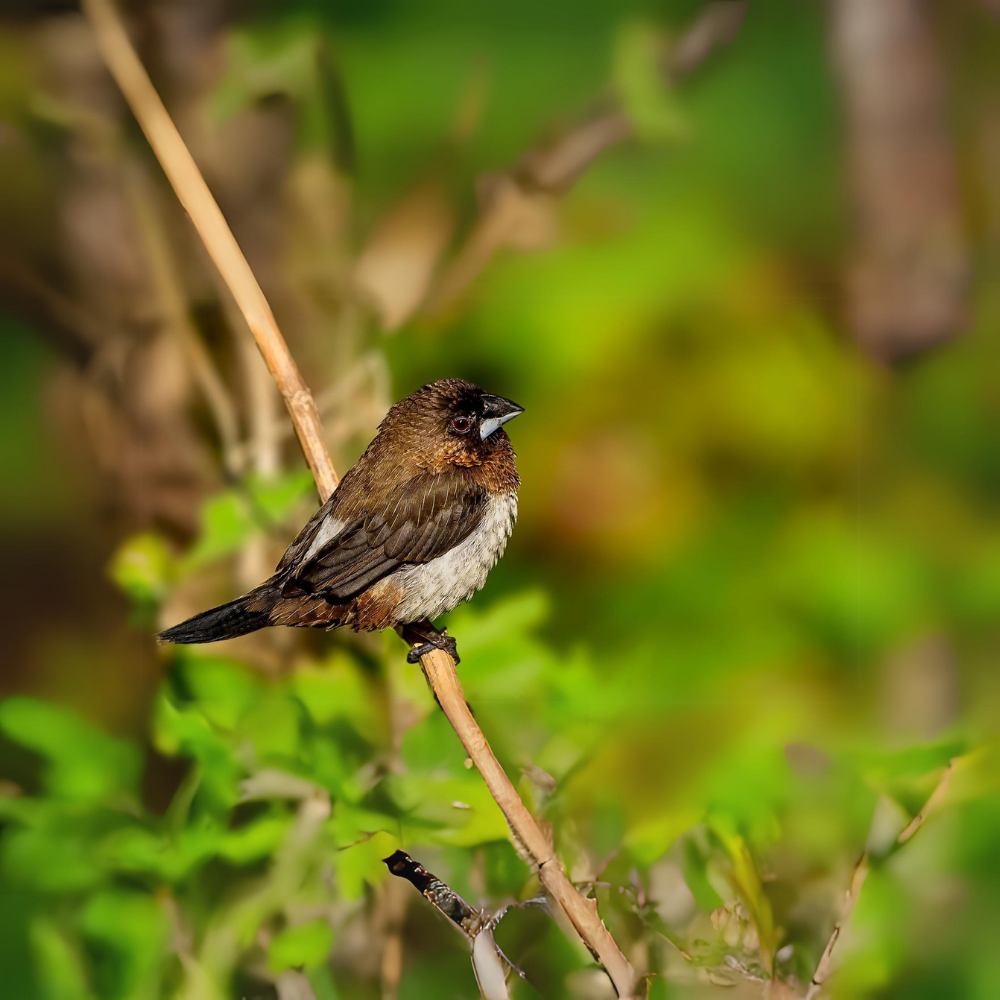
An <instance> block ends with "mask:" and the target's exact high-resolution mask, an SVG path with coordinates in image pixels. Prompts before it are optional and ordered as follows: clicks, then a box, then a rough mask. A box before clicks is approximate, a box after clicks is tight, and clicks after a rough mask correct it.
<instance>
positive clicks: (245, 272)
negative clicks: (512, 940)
mask: <svg viewBox="0 0 1000 1000" xmlns="http://www.w3.org/2000/svg"><path fill="white" fill-rule="evenodd" d="M83 8H84V11H85V12H86V14H87V16H88V18H89V19H90V21H91V24H92V25H93V28H94V31H95V34H96V36H97V41H98V46H99V48H100V51H101V55H102V57H103V58H104V60H105V62H106V63H107V66H108V68H109V69H110V71H111V73H112V75H113V76H114V78H115V80H116V82H117V83H118V86H119V87H120V88H121V90H122V93H123V94H124V95H125V99H126V101H127V102H128V104H129V106H130V108H131V109H132V112H133V114H134V115H135V117H136V119H137V120H138V122H139V125H140V126H141V127H142V130H143V132H144V133H145V134H146V138H147V139H148V140H149V143H150V145H151V146H152V147H153V152H154V153H155V154H156V156H157V159H158V160H159V161H160V164H161V165H162V167H163V170H164V173H165V174H166V175H167V178H168V179H169V181H170V183H171V185H172V186H173V188H174V191H175V192H176V194H177V197H178V198H179V199H180V202H181V204H182V205H183V206H184V207H185V209H186V210H187V212H188V214H189V215H190V217H191V221H192V223H193V224H194V226H195V229H196V230H197V231H198V234H199V235H200V236H201V238H202V241H203V242H204V244H205V247H206V249H207V250H208V253H209V256H211V258H212V260H213V262H214V263H215V265H216V267H217V268H218V270H219V273H220V274H221V275H222V278H223V280H224V281H225V283H226V285H227V286H228V287H229V289H230V291H231V292H232V294H233V298H234V299H235V300H236V303H237V305H238V306H239V308H240V311H241V312H242V313H243V315H244V317H245V318H246V321H247V325H248V326H249V327H250V330H251V332H252V333H253V335H254V339H255V340H256V341H257V346H258V347H259V348H260V351H261V353H262V354H263V355H264V360H265V361H266V362H267V365H268V368H269V369H270V370H271V374H272V375H273V376H274V379H275V381H276V382H277V384H278V387H279V389H280V390H281V393H282V395H283V396H284V398H285V403H286V405H287V407H288V412H289V415H290V416H291V418H292V422H293V424H294V425H295V430H296V433H297V434H298V437H299V443H300V445H301V446H302V451H303V453H304V454H305V457H306V461H307V462H308V463H309V467H310V469H311V470H312V473H313V476H314V477H315V479H316V486H317V489H318V490H319V493H320V497H321V498H323V499H325V498H326V497H327V496H329V495H330V493H331V492H332V491H333V489H334V488H335V487H336V485H337V476H336V473H335V472H334V469H333V463H332V461H331V459H330V455H329V453H328V452H327V449H326V445H325V443H324V439H323V433H322V427H321V425H320V421H319V415H318V413H317V411H316V406H315V403H314V402H313V398H312V395H311V393H310V392H309V389H308V388H307V387H306V385H305V383H304V382H303V380H302V376H301V375H300V374H299V370H298V367H297V366H296V364H295V362H294V360H293V359H292V356H291V354H290V353H289V350H288V345H287V344H286V343H285V340H284V338H283V337H282V336H281V333H280V332H279V330H278V328H277V325H276V324H275V321H274V317H273V316H272V314H271V310H270V307H269V306H268V304H267V301H266V300H265V298H264V294H263V292H262V291H261V289H260V286H259V285H258V284H257V280H256V279H255V278H254V276H253V272H252V271H251V270H250V266H249V264H248V263H247V261H246V259H245V258H244V256H243V254H242V252H241V251H240V248H239V246H238V245H237V243H236V240H235V238H234V237H233V235H232V233H231V231H230V229H229V226H228V225H227V223H226V221H225V218H224V217H223V215H222V212H221V211H220V210H219V206H218V205H217V204H216V202H215V199H214V198H213V197H212V195H211V192H210V191H209V190H208V186H207V185H206V183H205V181H204V179H203V178H202V176H201V173H200V172H199V170H198V167H197V165H196V164H195V162H194V160H193V158H192V157H191V154H190V153H189V152H188V149H187V147H186V146H185V144H184V140H183V139H182V138H181V136H180V133H179V132H178V131H177V129H176V127H175V126H174V124H173V122H172V121H171V119H170V116H169V114H168V113H167V110H166V108H165V107H164V106H163V103H162V101H161V100H160V98H159V96H158V94H157V93H156V91H155V89H154V88H153V85H152V83H151V81H150V79H149V77H148V76H147V74H146V71H145V70H144V69H143V67H142V64H141V63H140V61H139V58H138V56H137V55H136V53H135V50H134V49H133V47H132V43H131V42H130V40H129V38H128V35H127V34H126V32H125V29H124V27H123V25H122V23H121V20H120V19H119V16H118V13H117V11H116V10H115V8H114V6H113V5H112V3H111V2H110V0H83ZM421 662H422V665H423V669H424V673H425V674H426V676H427V680H428V682H429V684H430V686H431V688H432V690H433V691H434V694H435V696H436V697H437V700H438V702H439V703H440V705H441V708H442V709H443V710H444V713H445V715H446V716H447V717H448V721H449V722H450V723H451V724H452V726H453V728H454V729H455V732H456V733H457V734H458V737H459V739H460V740H461V741H462V745H463V746H464V747H465V749H466V752H467V753H468V755H469V757H471V758H472V761H473V763H475V765H476V767H477V768H478V769H479V772H480V774H482V776H483V779H484V781H485V782H486V785H487V787H488V788H489V790H490V793H491V794H492V795H493V798H494V799H495V800H496V802H497V804H498V805H499V806H500V808H501V810H503V813H504V815H505V816H506V817H507V822H508V824H509V825H510V828H511V831H512V834H513V835H514V837H515V838H516V839H517V840H518V841H519V843H520V844H521V845H522V846H523V848H524V850H525V851H526V852H527V853H528V854H529V855H530V857H531V859H532V862H533V864H534V865H535V866H536V867H537V871H538V876H539V879H540V881H541V883H542V885H543V886H544V887H545V889H546V891H547V892H548V893H549V894H550V895H551V896H552V898H553V899H555V900H556V902H557V903H558V904H559V905H560V907H561V908H562V910H563V911H564V912H565V914H566V916H567V918H568V919H569V921H570V923H571V924H572V925H573V928H574V929H575V930H576V932H577V934H578V935H579V936H580V939H581V940H582V941H583V943H584V944H585V945H586V946H587V948H588V949H589V950H590V951H591V953H592V954H593V955H594V956H595V957H596V958H597V959H598V961H600V962H601V963H602V965H603V966H604V968H605V969H606V970H607V973H608V975H609V976H610V977H611V980H612V982H613V983H614V986H615V989H616V991H617V992H618V995H619V996H621V997H632V996H634V991H635V973H634V971H633V969H632V966H631V965H630V964H629V962H628V960H627V959H626V958H625V956H624V955H623V954H622V953H621V951H620V950H619V948H618V946H617V945H616V944H615V941H614V939H613V938H612V936H611V934H610V933H609V932H608V929H607V928H606V927H605V926H604V924H603V923H602V921H601V919H600V917H599V916H598V913H597V903H596V901H595V900H593V899H586V898H584V897H583V896H581V895H580V893H579V892H577V890H576V889H575V888H574V887H573V884H572V883H571V882H570V881H569V879H568V878H567V877H566V873H565V871H564V870H563V867H562V865H561V864H560V862H559V860H558V859H557V858H556V857H555V854H554V853H553V849H552V845H551V844H550V842H549V840H548V838H547V837H546V836H545V835H544V834H543V833H542V830H541V828H540V827H539V826H538V824H537V823H536V822H535V820H534V817H532V815H531V813H529V812H528V810H527V809H526V808H525V806H524V803H523V802H522V801H521V799H520V797H519V796H518V794H517V791H516V790H515V788H514V786H513V784H512V783H511V781H510V779H509V778H508V777H507V775H506V774H505V772H504V770H503V768H502V767H501V766H500V763H499V761H497V759H496V757H495V756H494V755H493V751H492V750H491V749H490V745H489V743H487V741H486V737H485V736H484V735H483V733H482V730H481V729H480V728H479V726H478V725H477V724H476V721H475V719H473V717H472V714H471V713H470V712H469V709H468V706H467V705H466V703H465V695H464V694H463V692H462V685H461V683H460V682H459V679H458V674H457V672H456V671H455V663H454V661H453V660H452V659H451V657H450V656H448V655H447V654H446V653H443V652H440V651H436V652H433V653H430V654H428V655H426V656H424V657H423V659H422V661H421Z"/></svg>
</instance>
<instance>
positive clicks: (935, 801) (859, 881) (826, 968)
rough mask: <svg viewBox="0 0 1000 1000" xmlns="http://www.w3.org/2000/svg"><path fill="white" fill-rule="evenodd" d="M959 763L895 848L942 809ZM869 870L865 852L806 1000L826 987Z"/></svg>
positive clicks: (951, 763)
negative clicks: (834, 957) (835, 955)
mask: <svg viewBox="0 0 1000 1000" xmlns="http://www.w3.org/2000/svg"><path fill="white" fill-rule="evenodd" d="M956 763H957V758H953V759H952V760H951V761H949V763H948V766H947V767H946V768H945V771H944V774H943V775H942V776H941V780H940V781H939V782H938V783H937V785H936V786H935V788H934V791H933V792H931V794H930V796H929V797H928V799H927V801H926V802H925V803H924V806H923V808H922V809H921V810H920V812H918V813H917V815H916V816H914V817H913V819H911V820H910V822H909V823H907V824H906V827H905V828H904V829H903V831H902V833H900V834H899V836H898V837H896V841H895V844H894V845H893V847H894V848H896V847H900V846H901V845H903V844H905V843H907V841H909V840H912V839H913V837H914V835H915V834H916V832H917V831H918V830H919V829H920V828H921V827H922V826H923V825H924V823H925V822H926V820H927V817H928V816H929V815H930V814H931V813H932V812H934V811H935V810H936V809H937V808H938V807H939V806H940V805H941V802H942V801H943V799H944V797H945V795H946V794H947V793H948V786H949V785H950V784H951V777H952V775H953V774H954V773H955V764H956ZM869 870H870V864H869V855H868V851H867V850H866V851H865V852H864V853H863V854H862V855H861V857H860V858H859V859H858V863H857V864H856V865H855V866H854V871H853V872H852V873H851V882H850V885H849V886H848V888H847V893H846V894H845V896H844V907H843V909H842V910H841V914H840V919H839V920H838V921H837V923H836V925H835V926H834V928H833V933H832V934H831V935H830V940H829V941H827V943H826V947H825V948H824V949H823V954H822V955H821V956H820V959H819V963H818V964H817V966H816V971H815V972H814V973H813V977H812V980H811V981H810V983H809V989H808V990H807V991H806V998H805V1000H813V998H814V997H816V996H817V995H818V994H819V992H820V990H822V989H823V984H824V983H825V982H826V980H827V977H828V976H829V975H830V971H831V962H832V959H833V949H834V948H835V947H836V946H837V942H838V941H839V940H840V933H841V931H842V930H843V928H844V926H845V925H846V924H847V921H848V920H850V919H851V914H852V913H853V912H854V908H855V906H857V904H858V896H860V895H861V889H862V887H863V886H864V884H865V879H866V878H868V872H869Z"/></svg>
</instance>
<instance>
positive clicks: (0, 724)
mask: <svg viewBox="0 0 1000 1000" xmlns="http://www.w3.org/2000/svg"><path fill="white" fill-rule="evenodd" d="M0 730H2V731H3V732H4V733H5V734H6V736H8V737H9V738H10V739H11V740H13V741H14V742H15V743H20V744H21V745H22V746H24V747H27V748H28V749H30V750H34V751H35V752H36V753H38V754H41V755H42V756H43V757H44V758H45V759H46V761H47V762H48V767H47V769H46V771H45V785H46V788H47V789H48V791H49V793H50V794H52V795H55V796H59V797H62V798H66V799H73V800H76V801H94V802H96V801H108V800H111V799H114V798H120V797H122V796H123V795H132V794H134V793H135V791H136V789H137V787H138V781H139V772H140V768H141V756H140V754H139V750H138V748H137V747H135V746H133V745H132V744H131V743H126V742H125V741H124V740H119V739H116V738H115V737H113V736H109V735H108V734H107V733H103V732H101V731H100V730H99V729H97V728H95V727H94V726H91V725H90V724H89V723H87V722H84V721H83V720H82V719H81V718H79V716H77V715H75V714H73V713H72V712H69V711H67V710H66V709H64V708H60V707H58V706H56V705H50V704H48V703H46V702H43V701H38V700H36V699H34V698H8V699H7V700H6V701H5V702H3V703H2V704H0Z"/></svg>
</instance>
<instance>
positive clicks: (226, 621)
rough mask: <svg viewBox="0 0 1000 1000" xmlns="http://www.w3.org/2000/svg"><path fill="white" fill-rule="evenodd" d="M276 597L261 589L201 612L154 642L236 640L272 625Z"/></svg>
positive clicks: (165, 632) (163, 633)
mask: <svg viewBox="0 0 1000 1000" xmlns="http://www.w3.org/2000/svg"><path fill="white" fill-rule="evenodd" d="M274 601H275V595H272V594H270V593H269V592H268V591H267V590H265V589H264V588H263V587H261V588H259V589H257V590H252V591H251V592H250V593H249V594H244V595H243V597H237V598H236V600H235V601H230V602H229V603H228V604H220V605H219V606H218V607H217V608H211V609H209V610H208V611H202V612H201V614H198V615H195V616H194V617H193V618H189V619H188V620H187V621H184V622H181V623H180V625H174V627H173V628H168V629H165V630H164V631H163V632H161V633H160V634H159V635H158V636H157V639H159V640H160V641H161V642H177V643H197V642H218V641H219V640H220V639H235V638H236V637H237V636H239V635H246V634H247V633H248V632H256V631H257V629H261V628H266V627H267V626H268V625H270V624H271V608H272V607H273V605H274Z"/></svg>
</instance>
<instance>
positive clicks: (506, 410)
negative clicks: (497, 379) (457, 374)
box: [382, 378, 524, 468]
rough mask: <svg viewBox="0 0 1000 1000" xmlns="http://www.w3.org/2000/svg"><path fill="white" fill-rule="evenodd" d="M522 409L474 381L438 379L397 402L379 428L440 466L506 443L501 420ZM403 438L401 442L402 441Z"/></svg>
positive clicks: (470, 461)
mask: <svg viewBox="0 0 1000 1000" xmlns="http://www.w3.org/2000/svg"><path fill="white" fill-rule="evenodd" d="M523 412H524V409H523V408H522V407H520V406H518V405H517V403H512V402H511V401H510V400H509V399H505V398H504V397H503V396H494V395H493V394H492V393H489V392H484V391H483V390H482V389H481V388H480V387H479V386H478V385H476V384H475V383H473V382H466V381H465V380H464V379H459V378H445V379H439V380H438V381H437V382H431V383H429V384H428V385H425V386H424V387H423V388H421V389H418V390H417V391H416V392H415V393H413V395H411V396H407V398H406V399H404V400H402V401H401V402H399V403H397V404H396V405H395V406H394V407H393V408H392V409H391V410H390V411H389V414H388V416H387V417H386V420H385V422H384V424H383V427H382V430H383V431H387V432H389V433H391V434H392V435H393V437H396V438H397V440H398V439H399V438H404V439H405V444H406V445H407V446H408V450H410V452H411V454H413V455H415V456H416V455H420V456H421V458H422V461H423V463H424V464H427V465H428V466H434V467H438V468H442V467H447V466H449V465H452V466H465V467H471V466H477V465H482V464H483V463H484V462H485V461H486V460H487V459H488V458H489V457H490V455H491V454H492V453H493V452H494V451H495V450H496V449H497V448H498V447H507V435H506V432H505V431H504V430H503V425H504V424H505V423H507V421H508V420H513V418H514V417H516V416H517V415H518V414H519V413H523ZM400 443H403V442H400Z"/></svg>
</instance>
